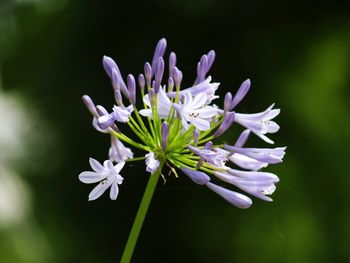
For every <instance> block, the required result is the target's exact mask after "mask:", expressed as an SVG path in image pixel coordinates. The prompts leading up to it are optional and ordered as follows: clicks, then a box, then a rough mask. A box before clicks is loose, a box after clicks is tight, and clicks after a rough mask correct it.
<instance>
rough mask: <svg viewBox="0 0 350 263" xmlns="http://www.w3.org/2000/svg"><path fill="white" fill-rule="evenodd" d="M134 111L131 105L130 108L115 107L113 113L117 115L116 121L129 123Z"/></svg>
mask: <svg viewBox="0 0 350 263" xmlns="http://www.w3.org/2000/svg"><path fill="white" fill-rule="evenodd" d="M133 111H134V106H133V105H132V104H131V105H129V106H128V107H126V108H125V107H120V106H115V105H114V107H113V112H114V113H115V120H116V121H119V122H124V123H125V122H128V121H129V116H130V114H131V113H132V112H133Z"/></svg>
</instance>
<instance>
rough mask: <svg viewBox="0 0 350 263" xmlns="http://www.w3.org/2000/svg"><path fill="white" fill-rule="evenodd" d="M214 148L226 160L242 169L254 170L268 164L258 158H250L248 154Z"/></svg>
mask: <svg viewBox="0 0 350 263" xmlns="http://www.w3.org/2000/svg"><path fill="white" fill-rule="evenodd" d="M214 150H215V151H216V152H219V153H221V154H223V155H226V156H227V159H228V160H230V161H231V162H232V163H234V164H235V165H237V166H239V167H241V168H243V169H247V170H254V171H256V170H260V169H261V168H263V167H266V166H267V165H268V163H263V162H260V161H258V160H255V159H253V158H250V157H248V156H245V155H242V154H239V153H230V152H229V151H226V150H224V149H221V148H215V149H214Z"/></svg>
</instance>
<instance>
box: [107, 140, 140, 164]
mask: <svg viewBox="0 0 350 263" xmlns="http://www.w3.org/2000/svg"><path fill="white" fill-rule="evenodd" d="M108 155H109V159H110V160H111V161H114V162H120V161H125V160H127V159H130V158H133V157H134V153H133V152H132V151H131V149H130V148H128V147H125V145H124V144H123V143H122V142H121V141H120V140H118V139H117V138H115V137H112V143H111V147H110V148H109V151H108Z"/></svg>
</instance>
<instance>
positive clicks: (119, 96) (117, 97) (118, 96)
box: [114, 90, 123, 106]
mask: <svg viewBox="0 0 350 263" xmlns="http://www.w3.org/2000/svg"><path fill="white" fill-rule="evenodd" d="M114 99H115V102H116V103H117V105H118V106H122V105H123V98H122V94H121V93H120V91H119V90H116V91H115V92H114Z"/></svg>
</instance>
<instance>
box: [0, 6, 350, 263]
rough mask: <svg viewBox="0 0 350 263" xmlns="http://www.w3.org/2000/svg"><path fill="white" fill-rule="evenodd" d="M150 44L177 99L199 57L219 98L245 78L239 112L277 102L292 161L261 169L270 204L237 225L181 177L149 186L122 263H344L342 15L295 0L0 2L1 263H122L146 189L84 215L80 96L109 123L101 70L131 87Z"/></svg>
mask: <svg viewBox="0 0 350 263" xmlns="http://www.w3.org/2000/svg"><path fill="white" fill-rule="evenodd" d="M161 37H166V38H167V40H168V47H169V48H168V51H169V50H174V51H175V52H176V53H177V55H178V65H179V67H180V69H181V70H182V71H183V73H184V76H185V77H184V84H186V85H190V84H192V82H193V80H194V77H195V67H196V63H197V61H198V59H199V58H200V56H201V55H202V54H203V53H205V52H207V51H209V50H210V49H214V50H215V51H216V53H217V59H216V62H215V64H214V67H213V69H212V71H211V72H210V74H211V75H212V76H213V78H214V80H215V81H218V82H221V86H220V87H221V91H220V95H223V94H224V93H225V92H227V91H231V92H234V91H235V90H236V89H237V88H238V87H239V84H240V83H241V82H242V81H243V80H244V79H246V78H248V77H249V78H250V79H251V80H252V89H251V91H250V93H249V94H248V96H247V97H246V99H245V100H244V101H243V102H242V103H241V104H240V106H239V107H238V109H237V110H238V111H241V112H252V113H253V112H257V111H261V110H264V109H265V108H266V107H267V106H269V105H270V104H271V103H272V102H275V103H276V105H277V107H279V108H281V109H282V112H281V114H280V116H278V118H277V121H278V123H279V124H280V125H281V130H280V132H279V133H278V134H277V135H273V136H271V138H272V139H273V140H275V142H276V146H285V145H286V146H288V149H287V155H286V157H285V162H284V163H282V164H279V165H276V166H270V167H268V169H267V170H268V171H272V172H275V173H276V174H278V175H279V177H280V178H281V181H280V183H279V185H278V188H277V191H276V193H275V194H274V195H273V198H274V202H273V203H266V202H263V201H260V200H257V199H255V200H254V204H253V206H252V207H251V208H250V209H248V210H240V209H238V208H235V207H232V206H230V205H229V204H228V203H227V202H225V201H224V200H223V199H221V198H220V197H218V196H216V195H215V194H213V193H212V192H210V191H209V190H207V189H206V188H204V187H198V186H196V185H194V184H193V183H192V182H190V181H189V179H188V178H187V177H184V176H181V177H180V178H179V179H175V178H168V179H167V184H166V185H163V184H162V182H159V185H158V188H157V191H156V193H155V195H154V198H153V201H152V204H151V208H150V210H149V213H148V215H147V218H146V221H145V224H144V227H143V230H142V233H141V236H140V238H139V242H138V245H137V247H136V250H135V255H134V258H133V262H224V263H225V262H348V260H349V256H350V209H349V203H350V191H349V185H350V173H349V169H348V167H347V164H349V150H348V149H349V147H350V122H349V114H350V107H349V98H350V96H349V95H350V94H349V93H350V89H349V84H350V3H349V1H328V2H326V1H324V2H320V1H301V0H298V1H287V2H280V1H276V2H267V1H257V0H256V1H239V2H237V1H217V0H215V1H214V0H202V1H199V0H195V1H184V0H179V1H176V2H175V1H172V2H166V1H160V0H153V1H144V2H139V3H137V2H132V1H84V0H77V1H69V0H63V1H62V0H1V1H0V76H1V79H0V80H1V81H0V262H4V263H7V262H9V263H12V262H13V263H17V262H25V263H27V262H28V263H32V262H33V263H41V262H54V263H55V262H57V263H58V262H118V261H119V259H120V256H121V253H122V250H123V248H124V244H125V242H126V239H127V236H128V233H129V230H130V228H131V224H132V221H133V219H134V216H135V214H136V211H137V207H138V204H139V202H140V199H141V196H142V193H143V190H144V188H145V184H146V182H147V178H148V174H147V173H146V172H145V171H144V165H143V163H140V164H136V165H135V164H133V165H127V167H126V168H125V169H124V170H123V173H122V174H123V176H124V178H125V180H124V183H123V185H122V186H121V187H120V194H119V197H118V200H117V201H114V202H113V201H110V200H109V199H108V195H104V196H103V197H102V198H100V199H99V200H97V201H95V202H88V201H87V195H88V193H89V191H90V190H91V186H90V185H84V184H82V183H80V182H79V181H78V174H79V173H80V172H81V171H84V170H88V169H89V168H90V167H89V165H88V158H89V157H90V156H91V157H94V158H96V159H98V160H101V161H102V160H104V159H106V158H107V151H108V147H109V138H108V136H105V135H103V134H100V133H98V132H96V131H95V130H94V129H93V128H92V127H91V116H90V114H89V112H88V111H87V110H86V109H85V107H84V105H83V104H82V102H81V96H82V95H83V94H89V95H90V96H91V97H92V98H93V99H94V100H95V101H96V102H97V103H99V104H102V105H105V106H106V107H108V108H110V107H111V106H112V103H113V96H112V89H111V85H110V82H109V79H108V77H107V76H106V74H105V73H104V71H103V68H102V66H101V59H102V56H103V55H104V54H106V55H109V56H111V57H113V58H115V59H116V61H117V62H118V64H119V66H120V67H121V70H122V73H123V74H124V76H126V74H127V73H129V72H130V73H134V74H138V73H140V72H141V71H142V69H143V63H144V62H145V61H146V60H150V59H151V57H152V54H153V50H154V47H155V44H156V42H157V41H158V40H159V39H160V38H161ZM217 103H218V102H217ZM235 128H237V127H235ZM232 130H233V132H232V133H231V134H226V136H225V137H224V140H226V141H228V142H233V141H234V138H236V135H237V133H238V130H236V129H232ZM250 142H251V145H258V146H260V147H264V146H266V145H265V144H264V143H263V142H261V141H260V140H257V139H255V138H254V139H252V140H251V141H250Z"/></svg>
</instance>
